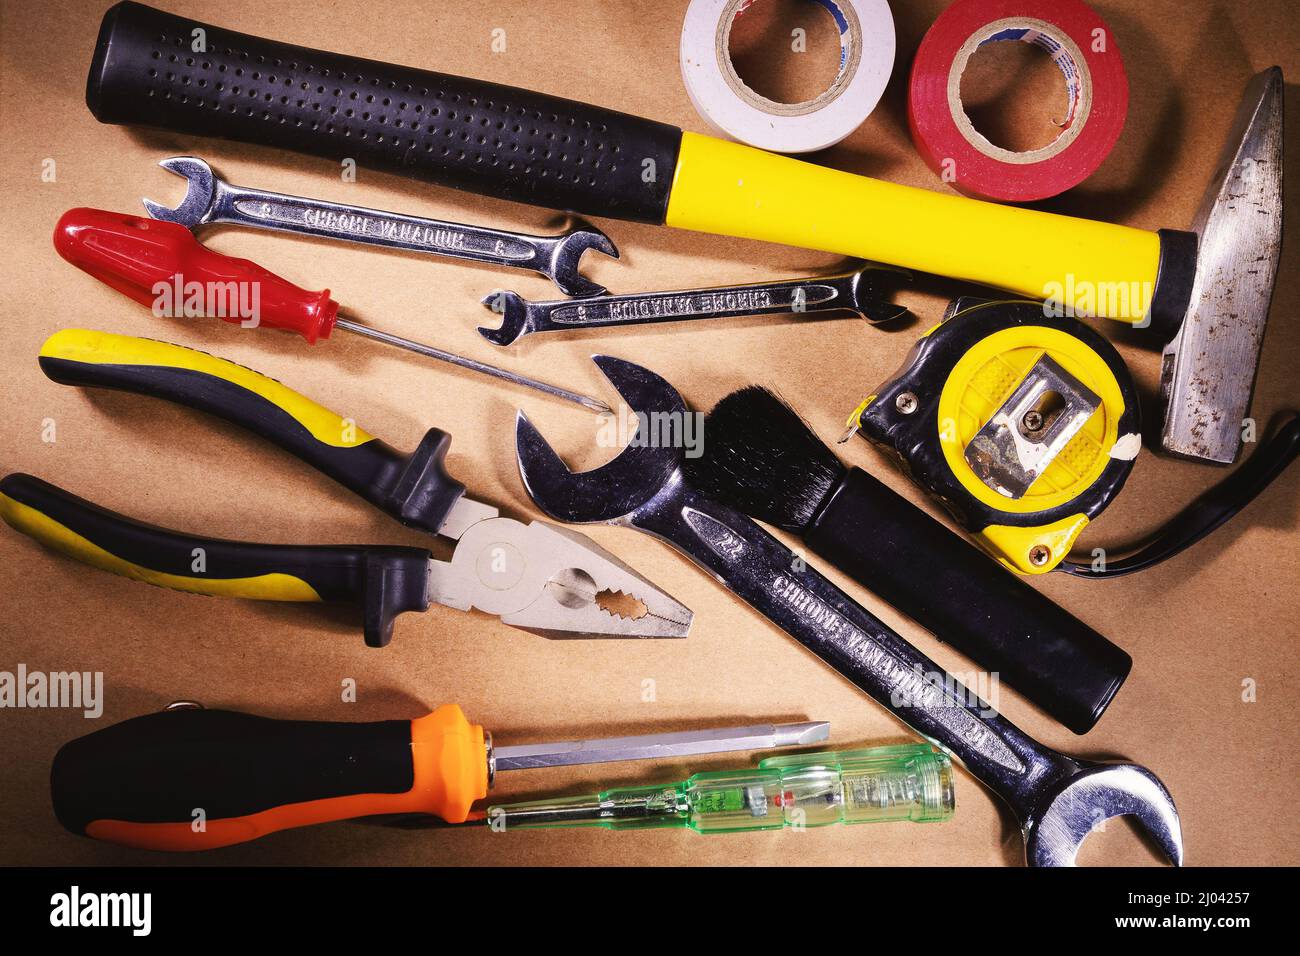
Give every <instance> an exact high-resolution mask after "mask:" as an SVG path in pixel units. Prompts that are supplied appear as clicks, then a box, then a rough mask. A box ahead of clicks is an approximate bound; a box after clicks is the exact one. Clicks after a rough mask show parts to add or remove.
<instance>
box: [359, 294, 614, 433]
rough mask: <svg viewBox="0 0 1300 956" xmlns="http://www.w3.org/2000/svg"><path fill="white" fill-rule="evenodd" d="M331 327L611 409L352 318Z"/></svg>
mask: <svg viewBox="0 0 1300 956" xmlns="http://www.w3.org/2000/svg"><path fill="white" fill-rule="evenodd" d="M334 327H335V328H336V329H343V330H345V331H347V332H353V333H355V334H357V335H364V336H365V337H366V338H368V339H374V340H375V341H376V342H383V343H385V344H387V345H393V346H396V347H397V348H399V349H406V350H407V351H408V352H415V353H417V354H419V355H424V356H427V357H429V358H432V359H437V360H438V361H440V362H448V363H450V364H452V365H459V366H460V367H461V368H467V369H471V370H472V371H475V372H482V373H483V374H484V375H491V376H494V377H495V378H499V379H502V380H503V381H507V382H512V383H513V384H515V385H523V386H525V387H526V388H533V389H536V390H537V391H539V392H545V393H546V394H547V395H553V396H555V397H556V398H562V399H564V400H565V401H569V402H576V403H577V404H579V405H582V406H584V407H586V408H590V409H591V410H592V411H594V412H610V411H612V409H611V408H610V407H609V406H608V405H606V404H605V403H604V402H602V401H601V400H600V399H598V398H592V397H591V396H589V395H582V394H579V393H578V392H571V391H569V390H568V389H567V388H560V387H559V386H558V385H548V384H547V383H546V382H539V381H538V380H537V379H535V378H529V377H528V376H526V375H520V374H518V373H517V372H507V371H506V370H505V369H503V368H498V367H497V366H495V365H488V364H487V363H486V362H478V361H475V360H474V359H470V358H465V356H463V355H457V354H456V353H455V352H447V351H444V350H443V349H437V348H434V347H433V346H432V345H424V344H423V343H420V342H412V341H411V340H410V339H404V338H402V337H401V336H398V335H393V334H391V333H389V332H384V331H382V330H381V329H375V328H371V327H370V326H368V325H362V324H361V323H360V322H356V321H354V320H353V319H345V318H343V316H342V314H340V315H339V318H338V319H336V320H335V322H334Z"/></svg>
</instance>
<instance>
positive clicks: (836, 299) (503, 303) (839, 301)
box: [478, 265, 907, 345]
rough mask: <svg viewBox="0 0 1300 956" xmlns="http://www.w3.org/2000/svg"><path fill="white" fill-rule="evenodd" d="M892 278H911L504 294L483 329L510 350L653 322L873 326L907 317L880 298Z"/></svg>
mask: <svg viewBox="0 0 1300 956" xmlns="http://www.w3.org/2000/svg"><path fill="white" fill-rule="evenodd" d="M882 272H885V273H888V274H889V275H892V276H894V277H895V278H905V277H906V276H907V273H906V272H903V271H902V270H900V269H888V268H885V267H882V266H868V265H862V266H859V267H857V268H856V269H853V270H851V271H848V272H841V273H839V274H837V275H828V276H809V277H808V278H805V279H782V280H779V281H775V282H755V283H749V284H746V285H733V286H717V287H715V288H711V289H681V290H676V291H671V292H633V293H629V294H626V295H606V296H600V297H599V298H595V299H577V300H569V299H561V300H557V301H554V302H530V301H528V300H527V299H524V298H523V297H522V296H520V295H519V294H518V293H517V292H509V291H505V290H498V291H496V292H493V293H490V294H489V295H486V296H484V297H483V304H484V305H486V306H487V307H488V308H490V309H491V310H492V311H493V312H497V313H499V314H500V316H501V326H500V328H496V329H492V328H488V327H486V326H479V330H478V331H479V334H480V335H482V336H483V338H485V339H487V340H488V341H489V342H491V343H492V344H493V345H510V344H511V343H512V342H514V341H516V340H517V339H519V338H520V337H522V336H525V335H532V334H533V333H535V332H563V331H572V330H574V329H596V328H603V327H607V326H614V325H645V324H647V323H650V322H683V321H686V320H688V319H723V318H733V317H736V316H745V315H778V314H785V315H790V314H793V315H801V314H803V313H807V312H830V311H848V312H853V313H856V314H857V315H858V316H859V317H861V318H864V319H866V320H867V321H868V322H871V323H873V324H875V323H879V322H888V321H890V320H892V319H897V318H900V317H902V316H904V315H906V314H907V309H906V308H905V307H904V306H901V305H896V304H894V303H893V302H890V301H889V299H888V298H887V297H886V296H885V295H884V294H883V293H882V292H881V289H880V287H879V284H878V283H876V282H875V281H874V279H875V277H876V276H877V275H879V274H880V273H882Z"/></svg>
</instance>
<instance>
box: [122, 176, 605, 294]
mask: <svg viewBox="0 0 1300 956" xmlns="http://www.w3.org/2000/svg"><path fill="white" fill-rule="evenodd" d="M158 165H159V166H161V167H162V168H163V169H166V170H168V171H169V172H173V173H175V174H176V175H177V176H181V177H183V178H184V179H185V180H186V181H187V182H188V183H189V189H188V191H187V192H186V193H185V198H184V199H182V200H181V203H180V205H179V206H177V207H176V208H174V209H173V208H171V207H170V206H164V205H162V204H161V203H157V202H154V201H153V200H152V199H146V200H144V208H145V209H146V210H147V211H148V213H149V215H150V216H152V217H153V218H154V219H161V220H163V221H164V222H176V223H180V224H181V225H182V226H185V227H186V228H188V229H194V228H197V227H198V226H202V225H206V224H208V223H219V222H221V223H231V224H233V225H239V226H253V227H255V228H258V229H272V230H276V231H278V232H292V233H298V234H300V235H304V236H317V237H321V238H325V239H344V240H347V241H349V242H359V243H363V244H366V245H371V246H383V247H384V248H386V249H403V250H406V251H408V252H424V253H428V254H430V255H435V256H447V257H450V258H452V259H466V260H469V261H471V262H486V263H490V264H492V265H498V266H508V267H510V268H513V269H528V270H530V271H532V272H538V273H541V274H542V275H544V276H546V277H547V278H548V279H550V280H551V281H552V282H554V283H555V284H556V286H557V287H558V288H559V290H560V291H561V292H563V293H564V294H565V295H570V296H596V295H603V294H604V292H605V287H604V286H602V285H598V284H597V283H595V282H592V281H591V280H590V279H588V278H586V277H584V276H583V275H581V274H580V273H579V272H578V266H579V264H580V261H581V259H582V254H583V253H584V252H586V251H587V250H588V249H594V250H595V251H596V252H603V253H604V254H605V255H607V256H610V257H612V258H614V259H617V258H618V249H616V248H615V247H614V243H613V242H611V241H610V239H609V237H608V236H606V235H605V234H604V233H603V232H601V231H600V230H599V229H596V228H595V227H594V226H588V225H586V224H582V223H578V224H575V225H573V226H571V227H570V228H569V229H568V230H567V231H566V232H563V233H561V234H560V235H557V236H531V235H526V234H524V233H517V232H506V231H504V230H501V229H488V228H486V227H484V226H467V225H465V224H463V223H458V222H446V221H444V220H440V219H422V218H420V217H417V216H406V215H402V214H401V213H395V212H384V211H382V210H379V209H367V208H365V207H363V206H347V205H343V204H340V203H332V202H325V201H324V200H319V199H304V198H303V197H301V196H287V195H284V194H283V193H273V192H267V191H266V190H263V189H249V188H247V187H244V186H234V185H232V184H230V183H228V182H226V181H225V180H224V179H222V178H221V177H220V176H218V175H217V174H216V173H215V172H214V171H213V169H212V167H211V166H209V165H208V164H207V163H206V162H205V161H203V160H202V159H199V158H198V157H197V156H173V157H171V158H170V159H164V160H163V161H162V162H160V163H159V164H158Z"/></svg>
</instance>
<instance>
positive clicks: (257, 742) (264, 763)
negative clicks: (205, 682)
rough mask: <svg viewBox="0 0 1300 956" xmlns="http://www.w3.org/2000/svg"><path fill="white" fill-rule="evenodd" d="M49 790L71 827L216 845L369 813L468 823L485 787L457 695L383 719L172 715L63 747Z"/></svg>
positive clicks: (481, 751)
mask: <svg viewBox="0 0 1300 956" xmlns="http://www.w3.org/2000/svg"><path fill="white" fill-rule="evenodd" d="M50 789H51V795H52V797H53V801H54V812H55V814H56V815H57V816H58V818H59V822H60V823H62V824H63V826H64V827H65V828H67V829H68V830H70V831H71V832H73V833H77V834H83V835H85V836H89V837H92V838H94V839H97V840H105V841H107V842H110V843H118V844H122V845H124V846H131V847H140V848H144V849H150V850H208V849H213V848H216V847H223V846H230V845H232V844H235V843H244V842H247V841H249V840H255V839H257V838H258V837H261V836H265V835H266V834H268V833H274V832H276V831H277V830H288V829H292V828H294V827H303V826H310V825H312V824H316V823H328V822H330V821H334V820H347V819H352V818H354V817H365V816H373V815H375V814H410V813H420V814H433V815H434V816H438V817H441V818H442V819H444V820H446V821H447V822H448V823H462V822H464V821H465V820H466V819H467V818H468V816H469V813H470V808H471V806H472V804H473V803H474V801H475V800H481V799H483V798H484V797H486V796H487V790H488V760H487V749H486V743H485V738H484V734H483V728H482V727H480V726H478V725H477V724H471V723H470V722H469V721H468V720H466V719H465V714H464V713H463V712H462V711H461V709H460V707H458V706H457V705H455V704H444V705H443V706H441V707H439V708H438V709H437V710H435V711H433V713H431V714H428V715H426V716H424V717H421V718H419V719H417V720H411V721H402V720H390V721H382V722H380V723H329V722H324V721H296V720H273V719H270V718H266V717H254V716H251V715H249V714H241V713H236V712H234V711H222V710H202V709H199V710H174V711H163V712H161V713H155V714H146V715H145V716H143V717H136V718H134V719H133V720H128V721H124V722H123V723H120V724H115V725H114V726H112V727H107V728H105V729H103V730H100V731H97V732H95V733H93V734H89V735H87V736H85V737H80V738H78V739H76V740H73V741H70V742H69V743H67V744H65V745H64V746H63V747H62V748H61V749H60V750H59V752H58V754H57V755H56V756H55V758H54V764H53V767H52V769H51V772H50Z"/></svg>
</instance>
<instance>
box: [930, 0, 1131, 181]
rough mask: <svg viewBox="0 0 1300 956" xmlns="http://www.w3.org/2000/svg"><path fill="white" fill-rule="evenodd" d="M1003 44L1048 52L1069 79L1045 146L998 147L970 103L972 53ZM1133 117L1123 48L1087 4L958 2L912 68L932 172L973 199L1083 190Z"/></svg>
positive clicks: (1073, 0) (1062, 0)
mask: <svg viewBox="0 0 1300 956" xmlns="http://www.w3.org/2000/svg"><path fill="white" fill-rule="evenodd" d="M1003 40H1018V41H1020V42H1023V43H1032V44H1034V45H1036V46H1039V47H1041V48H1042V49H1044V50H1046V51H1047V52H1048V53H1049V54H1050V55H1051V57H1052V59H1053V60H1055V61H1056V65H1057V66H1058V67H1059V68H1060V70H1061V73H1062V74H1063V75H1064V76H1065V82H1066V88H1067V93H1068V96H1069V100H1070V110H1069V114H1068V115H1067V118H1066V120H1065V122H1064V124H1063V127H1062V129H1061V132H1060V134H1059V135H1058V136H1057V137H1056V139H1055V140H1054V141H1053V142H1051V143H1050V144H1048V145H1047V146H1044V147H1042V148H1041V149H1035V150H1031V151H1029V152H1012V151H1011V150H1007V149H1003V148H1001V147H999V146H996V145H994V144H993V143H991V142H989V140H988V139H987V138H985V137H984V136H983V135H982V134H981V133H980V132H979V131H978V130H976V129H975V127H974V125H973V124H972V123H971V121H970V118H969V117H968V116H967V115H966V111H965V109H964V108H963V106H962V103H961V77H962V74H963V73H964V72H965V70H966V66H967V64H968V63H969V62H970V57H971V54H973V53H974V52H975V51H976V50H977V49H978V48H979V47H980V46H982V45H984V44H986V43H994V42H998V41H1003ZM1127 114H1128V77H1127V75H1126V74H1125V73H1124V60H1123V58H1122V57H1121V56H1120V52H1119V45H1118V44H1117V43H1116V42H1115V36H1114V34H1113V33H1112V32H1111V30H1110V28H1109V27H1108V26H1107V25H1106V23H1105V21H1104V20H1102V18H1101V17H1100V16H1098V14H1097V13H1096V12H1095V11H1094V10H1093V9H1092V8H1091V7H1089V6H1087V5H1086V4H1085V3H1083V2H1082V0H956V2H955V3H954V4H953V5H952V6H950V7H949V8H948V9H947V10H945V11H944V12H943V14H942V15H940V17H939V19H938V20H936V21H935V22H934V26H932V27H931V28H930V30H929V32H928V33H926V35H925V39H924V40H922V41H921V47H920V49H919V50H917V53H916V60H915V62H914V63H913V65H912V80H911V87H910V89H909V91H908V122H909V124H910V125H911V128H912V141H913V142H914V143H915V144H916V148H917V151H918V152H920V154H921V156H922V157H924V159H925V161H926V162H927V163H928V164H929V165H930V168H931V169H933V170H934V171H935V172H936V173H938V174H939V176H940V177H941V178H942V179H943V180H944V181H945V182H947V183H951V184H952V185H953V186H954V187H955V188H956V189H957V190H958V191H960V192H962V193H965V194H966V195H968V196H978V197H980V198H983V199H996V200H1000V201H1003V202H1032V201H1033V200H1036V199H1047V198H1049V197H1051V196H1057V195H1059V194H1061V193H1063V192H1065V191H1066V190H1067V189H1070V188H1072V187H1074V186H1077V185H1078V184H1079V183H1081V182H1083V181H1084V180H1085V179H1087V178H1088V177H1089V176H1091V175H1092V174H1093V173H1094V172H1096V170H1097V167H1098V166H1100V165H1101V163H1102V161H1103V160H1104V159H1105V158H1106V157H1107V156H1108V155H1109V154H1110V151H1111V149H1112V148H1114V146H1115V141H1116V140H1117V139H1119V134H1120V131H1121V130H1123V128H1124V118H1125V116H1126V115H1127Z"/></svg>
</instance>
